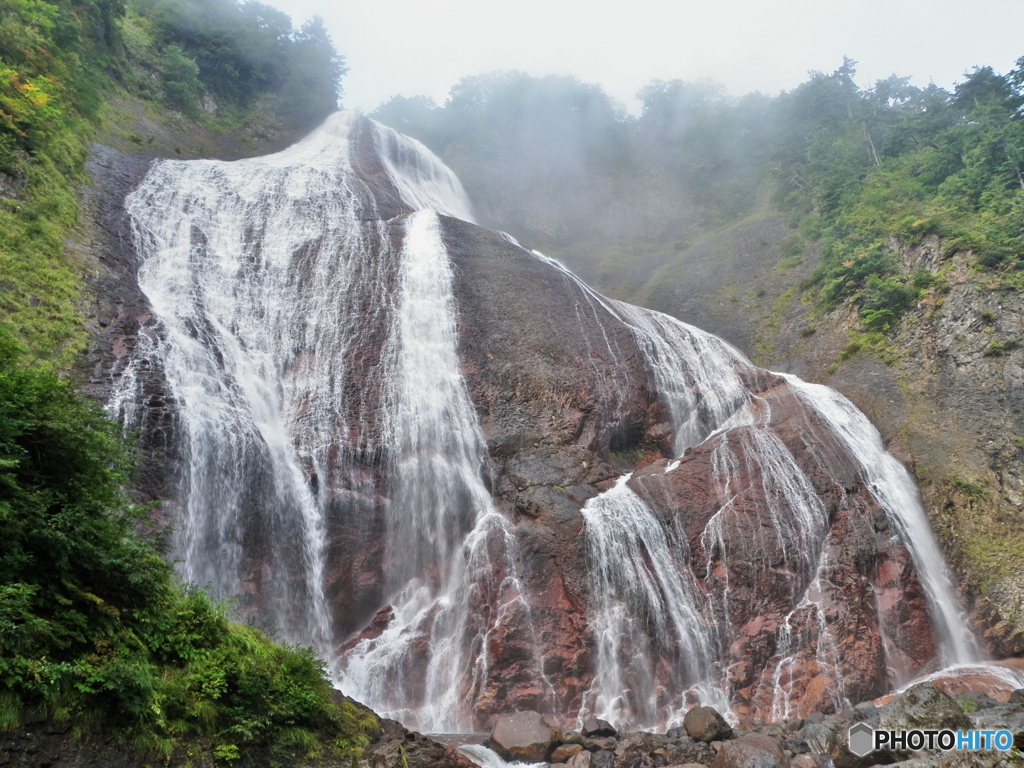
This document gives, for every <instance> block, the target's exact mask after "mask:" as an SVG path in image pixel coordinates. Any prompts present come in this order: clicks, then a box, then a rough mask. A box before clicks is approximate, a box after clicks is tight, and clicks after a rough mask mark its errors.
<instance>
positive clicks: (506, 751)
mask: <svg viewBox="0 0 1024 768" xmlns="http://www.w3.org/2000/svg"><path fill="white" fill-rule="evenodd" d="M554 745H555V730H554V728H552V727H551V726H550V725H549V724H548V723H547V721H546V720H545V719H544V718H543V717H541V716H540V715H539V714H537V713H536V712H516V713H515V714H512V715H503V716H501V717H499V718H498V721H497V722H496V723H495V724H494V728H493V729H492V730H491V738H490V740H489V741H488V746H489V747H490V748H491V749H493V750H494V751H495V752H497V753H498V754H499V755H501V756H502V757H503V758H505V759H506V760H518V761H526V762H531V763H539V762H542V761H545V760H547V759H548V755H549V754H550V753H551V748H552V747H553V746H554Z"/></svg>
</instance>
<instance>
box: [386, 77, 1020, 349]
mask: <svg viewBox="0 0 1024 768" xmlns="http://www.w3.org/2000/svg"><path fill="white" fill-rule="evenodd" d="M855 64H856V63H855V62H853V61H851V60H849V59H846V60H844V63H843V65H842V66H841V67H840V68H839V69H837V70H836V71H834V72H832V73H830V74H824V73H811V76H810V78H809V79H808V80H807V81H806V82H804V83H803V84H801V85H800V86H798V87H797V88H795V89H793V90H792V91H790V92H787V93H783V94H781V95H779V96H777V97H774V98H769V97H766V96H762V95H760V94H750V95H747V96H745V97H743V98H733V97H731V96H729V95H728V94H726V93H725V92H724V90H723V89H722V88H721V87H719V86H717V85H716V84H714V83H713V82H711V81H700V82H682V81H679V80H675V81H670V82H664V81H658V80H656V81H652V82H651V83H649V84H648V85H646V86H644V88H642V89H641V90H640V92H639V94H638V98H639V99H640V100H641V103H642V110H641V114H640V116H639V117H632V116H629V115H627V114H625V112H624V111H623V110H622V109H621V108H617V107H616V105H615V104H613V103H612V101H611V100H610V99H609V98H608V96H607V95H606V94H605V93H604V92H603V91H602V90H601V89H600V88H599V87H598V86H596V85H590V84H585V83H581V82H579V81H577V80H575V79H572V78H566V77H554V76H552V77H545V78H534V77H530V76H527V75H525V74H521V73H515V72H510V73H495V74H491V75H484V76H479V77H469V78H465V79H464V80H462V81H460V82H459V83H458V84H457V85H456V86H455V87H454V88H453V89H452V91H451V94H450V97H449V99H448V100H447V101H446V102H445V104H444V105H443V106H437V105H435V104H433V103H432V102H431V101H430V100H429V99H425V98H423V97H415V98H405V97H396V98H393V99H392V100H391V101H389V102H387V103H386V104H383V105H382V106H381V107H380V108H379V109H378V110H377V112H376V113H375V114H374V117H376V118H377V119H380V120H382V121H383V122H385V123H388V124H389V125H392V126H393V127H395V128H398V129H399V130H403V131H406V132H408V133H409V134H410V135H413V136H416V137H417V138H420V139H421V140H422V141H424V143H426V144H427V145H428V146H430V147H431V148H432V149H434V150H435V151H436V152H438V153H439V154H440V155H441V156H442V158H443V159H444V160H445V161H446V162H447V163H449V164H450V165H451V166H452V167H453V168H454V169H455V171H456V172H457V173H458V174H459V175H460V177H461V178H462V179H463V181H464V183H465V184H466V186H467V188H468V189H469V191H470V193H471V195H473V196H474V199H475V200H476V202H477V203H478V205H479V206H480V208H481V209H482V210H481V213H482V214H483V215H484V216H485V217H486V218H487V219H488V220H489V221H491V222H492V223H493V224H494V225H496V226H500V227H503V228H506V229H508V230H509V231H510V232H511V233H512V234H515V235H517V236H519V237H521V238H522V239H523V240H524V241H525V242H527V243H529V244H530V245H531V246H533V247H537V248H540V249H541V250H545V251H547V252H549V253H550V254H551V255H554V256H558V257H560V258H563V259H565V260H566V261H567V262H568V263H570V264H571V265H572V266H573V267H575V268H577V269H579V270H580V271H582V272H583V273H584V274H587V275H588V276H590V277H591V278H593V279H595V280H596V281H597V282H598V283H599V284H600V285H601V287H602V288H605V289H609V290H612V291H614V292H618V293H619V294H620V295H622V296H624V297H628V296H630V295H632V294H633V293H634V292H635V291H636V290H637V289H638V288H639V287H640V285H642V284H643V282H645V281H646V279H647V277H649V275H650V273H651V271H653V269H654V268H656V267H658V266H660V265H662V264H667V263H670V262H671V261H672V260H673V259H674V258H675V256H676V255H677V254H679V253H682V252H683V251H685V250H686V249H688V248H689V247H690V246H692V245H693V244H694V243H696V242H698V241H700V240H701V238H703V237H705V236H707V235H708V234H710V233H713V232H715V231H717V230H719V229H721V228H722V227H726V226H728V225H730V224H734V223H736V222H739V221H741V220H742V219H744V218H745V217H747V216H749V215H751V214H752V213H754V212H755V211H758V210H761V211H764V210H765V209H768V208H774V209H777V210H780V211H782V212H785V213H786V214H787V215H788V216H789V217H790V219H791V222H792V224H793V226H794V231H793V235H792V238H791V239H790V240H789V241H788V242H787V243H786V244H785V249H786V250H787V252H788V253H789V255H793V256H795V255H798V254H800V253H802V252H803V251H804V250H805V249H806V248H807V247H808V246H810V245H811V244H813V243H820V244H821V249H822V250H821V253H822V262H821V265H820V266H819V268H818V270H817V272H816V273H815V276H814V281H815V286H816V288H817V290H818V291H819V294H820V299H821V301H822V302H824V303H825V304H826V305H829V306H834V305H835V304H837V303H838V302H841V301H843V300H846V299H852V300H853V301H854V302H856V304H857V305H858V307H859V308H860V311H861V315H862V317H863V319H864V322H865V325H866V327H868V328H869V329H872V330H886V329H888V328H890V327H891V326H892V325H893V324H894V323H895V322H896V320H897V319H898V318H899V316H900V314H901V312H902V311H903V310H905V309H906V308H907V307H908V306H910V305H911V304H912V303H914V301H915V300H916V299H917V298H918V297H919V295H921V293H922V291H924V290H926V289H927V288H928V287H929V285H930V283H931V281H930V278H928V277H926V276H925V275H912V274H903V273H902V272H901V270H900V269H899V267H898V265H897V263H896V261H895V260H894V258H893V255H892V252H891V243H892V242H893V240H894V239H898V240H899V241H900V242H902V243H905V244H916V243H919V242H920V241H921V239H922V237H924V236H925V235H928V234H938V235H940V236H941V237H942V238H943V240H944V242H945V244H946V247H947V248H949V249H951V250H957V251H968V250H969V251H971V252H972V253H973V254H974V257H975V258H974V263H975V264H976V265H977V266H978V267H979V268H985V269H991V270H993V271H994V272H995V274H996V275H998V279H999V280H1000V281H1004V282H1009V283H1013V284H1017V283H1019V281H1020V278H1021V272H1020V271H1019V270H1020V268H1021V267H1022V265H1024V263H1022V259H1024V256H1022V254H1024V230H1022V229H1021V222H1022V221H1024V111H1022V105H1024V59H1022V60H1021V61H1020V62H1018V67H1017V69H1015V70H1013V71H1012V72H1010V73H1008V74H1007V75H1005V76H1000V75H998V74H996V73H995V72H993V71H992V69H991V68H988V67H982V68H978V69H976V70H975V71H974V72H973V73H972V74H971V75H969V76H968V77H966V79H965V80H964V82H962V83H961V84H959V85H958V86H957V87H956V88H955V89H954V91H953V92H947V91H945V90H943V89H941V88H938V87H937V86H935V85H929V86H928V87H926V88H919V87H916V86H913V85H911V84H910V78H909V77H898V76H895V75H893V76H892V77H890V78H888V79H886V80H882V81H879V82H877V83H875V84H874V85H873V86H872V87H870V88H866V89H865V88H859V87H858V86H857V84H856V83H855V81H854V77H855V75H856V70H855Z"/></svg>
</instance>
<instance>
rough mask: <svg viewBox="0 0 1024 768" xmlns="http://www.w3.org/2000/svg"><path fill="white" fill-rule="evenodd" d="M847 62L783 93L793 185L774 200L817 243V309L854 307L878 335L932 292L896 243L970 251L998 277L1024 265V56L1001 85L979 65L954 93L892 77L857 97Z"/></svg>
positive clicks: (932, 282)
mask: <svg viewBox="0 0 1024 768" xmlns="http://www.w3.org/2000/svg"><path fill="white" fill-rule="evenodd" d="M852 65H853V62H850V61H848V60H847V61H846V62H844V67H843V69H845V70H847V71H846V72H844V71H843V69H840V70H838V71H837V72H835V73H833V74H832V75H828V76H825V75H817V76H814V77H812V80H811V82H810V83H808V84H805V85H803V86H801V87H800V88H798V89H797V90H796V91H794V92H793V94H791V95H790V96H789V97H790V99H791V102H792V103H791V104H790V106H789V108H788V110H789V114H788V116H787V117H786V118H785V121H786V122H788V123H789V124H790V126H791V128H790V130H789V131H788V132H787V135H786V136H785V137H784V142H785V144H784V147H785V148H784V150H783V152H781V153H780V154H779V155H778V158H779V160H781V161H782V164H783V166H784V167H785V168H786V169H787V170H786V173H787V174H788V175H789V176H790V178H792V179H794V180H796V179H798V180H799V183H793V184H791V185H790V186H789V187H788V189H787V188H785V187H783V188H780V194H781V195H782V197H780V202H782V203H783V204H784V205H788V206H790V207H791V208H793V209H794V211H796V212H797V218H798V220H800V223H801V227H803V225H804V222H813V225H814V227H815V228H816V229H818V230H819V231H820V233H821V235H822V237H823V248H822V263H821V265H820V267H819V268H818V270H817V272H816V273H815V280H816V282H817V283H818V284H819V286H820V291H821V297H822V299H823V300H824V301H825V303H826V305H829V306H835V305H836V304H837V303H838V302H840V301H852V302H854V303H855V304H856V305H857V306H858V308H859V311H860V314H861V317H862V318H863V319H864V322H865V324H866V326H867V327H868V328H869V329H871V330H878V331H885V330H888V329H889V328H891V327H892V326H894V325H895V324H896V323H897V322H898V321H899V318H900V316H901V314H902V312H904V311H905V310H906V309H907V308H908V307H910V306H912V305H913V304H914V302H915V301H916V300H917V299H918V298H919V297H920V296H921V295H922V293H923V292H925V291H928V290H932V289H934V288H941V287H942V285H941V279H940V278H938V277H936V276H934V275H932V276H928V275H927V274H925V273H918V274H915V275H907V274H904V273H903V270H902V268H901V267H900V265H899V264H898V262H897V261H896V259H895V258H894V256H893V244H894V243H896V242H899V243H901V244H903V245H908V246H915V245H918V244H919V243H920V242H921V241H922V240H923V239H924V237H926V236H927V235H939V236H940V237H942V238H944V240H945V242H946V248H947V255H949V253H952V252H957V251H972V252H973V253H974V256H975V263H976V264H977V265H978V266H979V267H982V268H989V269H998V270H1000V276H1001V278H1002V279H1005V280H1007V281H1010V280H1012V276H1013V273H1014V272H1016V271H1018V270H1021V269H1024V227H1022V226H1021V221H1024V113H1022V108H1024V91H1022V90H1021V87H1020V83H1019V82H1018V81H1019V80H1020V78H1019V77H1018V73H1019V72H1020V71H1021V69H1020V68H1021V67H1022V66H1024V59H1021V61H1019V62H1018V69H1017V70H1014V72H1011V73H1010V74H1009V75H1007V76H1006V77H1000V76H999V75H996V74H995V73H994V72H993V71H992V70H991V69H990V68H987V67H986V68H981V69H977V70H975V72H974V73H973V74H972V75H971V76H970V77H969V78H968V79H967V81H965V82H964V83H962V84H961V85H959V86H958V87H957V88H956V90H955V92H954V93H952V94H951V93H947V92H945V91H942V90H941V89H939V88H936V87H935V86H929V87H928V88H927V89H923V90H922V89H918V88H914V87H912V86H910V85H909V84H908V83H907V80H906V79H905V78H895V77H892V78H889V79H888V80H884V81H879V82H878V83H876V84H875V87H874V88H873V89H870V90H867V91H860V90H858V89H857V88H856V87H855V86H853V85H852V81H851V80H849V75H850V74H851V73H852ZM796 125H803V126H805V128H804V130H803V132H802V134H801V133H800V132H799V131H793V130H792V128H793V127H795V126H796Z"/></svg>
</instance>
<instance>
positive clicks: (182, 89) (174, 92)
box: [160, 45, 203, 118]
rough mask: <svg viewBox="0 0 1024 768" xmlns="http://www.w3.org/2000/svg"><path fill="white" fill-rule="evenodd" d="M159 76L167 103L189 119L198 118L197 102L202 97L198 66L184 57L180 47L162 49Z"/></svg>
mask: <svg viewBox="0 0 1024 768" xmlns="http://www.w3.org/2000/svg"><path fill="white" fill-rule="evenodd" d="M160 74H161V77H162V79H163V86H164V94H165V98H166V99H167V103H168V104H169V105H170V106H172V107H175V108H176V109H180V110H181V111H182V112H184V113H185V114H186V115H188V116H189V117H192V118H196V117H198V116H199V100H200V99H201V98H202V95H203V86H202V84H201V83H200V82H199V65H198V64H196V63H195V62H194V61H192V59H190V58H188V56H186V55H185V52H184V51H183V50H182V49H181V46H180V45H168V46H167V48H165V49H164V55H163V61H162V62H161V67H160Z"/></svg>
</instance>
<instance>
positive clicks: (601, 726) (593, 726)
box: [581, 717, 618, 739]
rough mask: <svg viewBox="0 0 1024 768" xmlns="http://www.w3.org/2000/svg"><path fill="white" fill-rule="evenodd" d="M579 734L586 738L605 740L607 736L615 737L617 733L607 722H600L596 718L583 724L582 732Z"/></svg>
mask: <svg viewBox="0 0 1024 768" xmlns="http://www.w3.org/2000/svg"><path fill="white" fill-rule="evenodd" d="M581 733H582V734H583V735H584V736H586V737H587V738H591V739H592V738H606V737H608V736H615V735H616V734H618V731H616V730H615V727H614V726H613V725H612V724H611V723H609V722H608V721H607V720H601V719H600V718H597V717H592V718H590V719H589V720H587V722H585V723H584V724H583V730H582V731H581Z"/></svg>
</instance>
